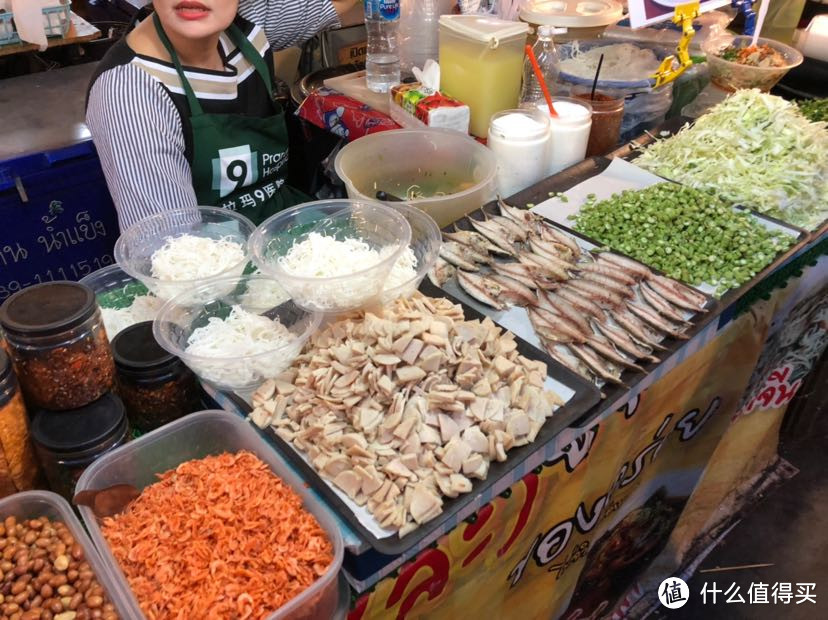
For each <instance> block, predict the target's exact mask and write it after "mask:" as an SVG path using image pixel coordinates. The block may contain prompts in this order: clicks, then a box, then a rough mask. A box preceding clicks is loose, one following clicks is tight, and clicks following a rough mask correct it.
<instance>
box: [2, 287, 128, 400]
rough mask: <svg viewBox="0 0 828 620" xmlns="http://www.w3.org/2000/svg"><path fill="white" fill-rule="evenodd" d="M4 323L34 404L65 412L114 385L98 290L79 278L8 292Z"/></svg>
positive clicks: (22, 381) (23, 386)
mask: <svg viewBox="0 0 828 620" xmlns="http://www.w3.org/2000/svg"><path fill="white" fill-rule="evenodd" d="M0 327H2V329H3V331H4V333H5V335H6V340H7V342H8V345H9V350H10V353H11V356H12V359H13V361H14V366H15V370H16V371H17V377H18V381H19V382H20V387H21V389H22V391H23V394H24V396H25V397H26V401H27V403H28V404H29V405H31V406H34V407H38V408H42V409H48V410H51V411H63V410H67V409H75V408H77V407H83V406H84V405H87V404H89V403H91V402H92V401H94V400H97V399H98V398H100V397H101V396H103V395H104V394H105V393H106V392H108V391H109V390H110V389H112V387H113V385H114V383H115V364H114V362H113V360H112V353H111V351H110V349H109V340H108V339H107V336H106V331H105V330H104V326H103V321H102V320H101V313H100V309H99V308H98V304H97V302H96V301H95V293H94V292H93V291H92V289H90V288H89V287H87V286H85V285H83V284H79V283H77V282H47V283H45V284H38V285H35V286H32V287H29V288H26V289H23V290H22V291H19V292H17V293H15V294H14V295H12V296H11V297H9V298H8V299H7V300H6V302H5V303H4V304H3V305H2V307H0Z"/></svg>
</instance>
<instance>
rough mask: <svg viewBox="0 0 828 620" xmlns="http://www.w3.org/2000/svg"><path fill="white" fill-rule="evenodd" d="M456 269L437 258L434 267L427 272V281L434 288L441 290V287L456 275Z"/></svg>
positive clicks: (442, 259)
mask: <svg viewBox="0 0 828 620" xmlns="http://www.w3.org/2000/svg"><path fill="white" fill-rule="evenodd" d="M456 271H457V270H456V269H455V268H454V267H453V266H452V265H451V264H450V263H449V262H447V261H446V260H445V259H444V258H441V257H439V256H438V257H437V260H436V261H434V265H433V266H432V267H431V269H429V270H428V279H429V280H431V283H432V284H434V286H437V287H439V288H443V285H444V284H445V283H446V282H448V281H449V280H450V279H451V277H452V276H453V275H454V274H455V273H456Z"/></svg>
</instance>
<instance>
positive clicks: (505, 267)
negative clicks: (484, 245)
mask: <svg viewBox="0 0 828 620" xmlns="http://www.w3.org/2000/svg"><path fill="white" fill-rule="evenodd" d="M492 269H493V270H494V271H495V272H496V273H499V274H500V275H504V276H508V277H509V278H513V279H515V280H517V281H518V282H520V283H521V284H523V285H525V286H528V287H529V288H538V284H537V282H535V276H534V275H533V273H532V270H531V269H530V268H529V267H528V266H527V265H524V264H523V263H494V264H492Z"/></svg>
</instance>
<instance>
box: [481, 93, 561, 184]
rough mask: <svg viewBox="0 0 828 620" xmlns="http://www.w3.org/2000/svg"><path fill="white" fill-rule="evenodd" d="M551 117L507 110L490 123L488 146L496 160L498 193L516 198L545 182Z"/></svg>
mask: <svg viewBox="0 0 828 620" xmlns="http://www.w3.org/2000/svg"><path fill="white" fill-rule="evenodd" d="M549 125H550V123H549V117H548V115H546V114H543V113H542V112H540V111H539V110H530V109H522V110H520V109H519V110H504V111H503V112H498V113H497V114H495V115H494V116H493V117H492V120H491V122H490V123H489V140H488V146H489V148H490V149H491V150H492V152H493V153H494V154H495V157H496V159H497V173H496V176H495V178H496V180H497V191H498V193H499V194H500V195H501V196H511V195H512V194H516V193H517V192H519V191H521V190H522V189H525V188H527V187H529V186H530V185H533V184H535V183H537V182H538V181H540V180H541V179H543V178H545V177H546V175H547V169H548V162H547V150H548V143H549Z"/></svg>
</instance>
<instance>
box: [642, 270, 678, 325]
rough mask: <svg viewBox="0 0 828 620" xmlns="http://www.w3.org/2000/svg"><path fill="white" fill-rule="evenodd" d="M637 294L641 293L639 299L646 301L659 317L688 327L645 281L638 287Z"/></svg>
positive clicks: (676, 312)
mask: <svg viewBox="0 0 828 620" xmlns="http://www.w3.org/2000/svg"><path fill="white" fill-rule="evenodd" d="M638 290H639V292H640V293H641V297H642V298H643V299H644V301H646V302H647V303H648V304H649V305H650V306H652V308H653V310H655V311H656V312H658V313H659V314H660V315H662V316H665V317H667V318H668V319H670V320H672V321H675V322H676V323H684V324H685V325H689V324H690V323H689V322H688V321H685V320H684V317H683V316H682V315H681V313H680V312H678V311H677V310H676V309H675V308H673V306H671V305H670V304H669V303H667V302H666V301H665V300H664V299H663V298H662V297H660V296H659V295H658V293H656V292H655V291H654V290H653V289H651V288H650V287H649V286H648V285H647V283H646V281H645V282H642V283H641V285H640V286H639V287H638Z"/></svg>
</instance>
